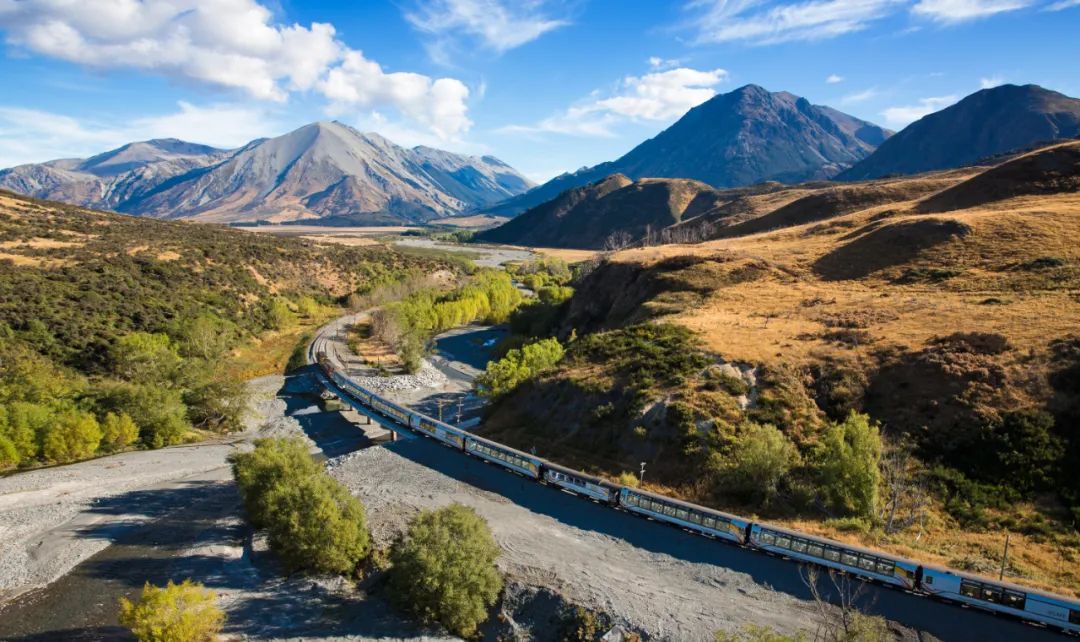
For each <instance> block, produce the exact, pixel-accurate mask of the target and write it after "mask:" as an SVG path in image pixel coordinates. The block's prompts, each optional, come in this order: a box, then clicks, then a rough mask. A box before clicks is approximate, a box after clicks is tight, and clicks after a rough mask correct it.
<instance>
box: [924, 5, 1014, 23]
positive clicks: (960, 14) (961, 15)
mask: <svg viewBox="0 0 1080 642" xmlns="http://www.w3.org/2000/svg"><path fill="white" fill-rule="evenodd" d="M1031 2H1032V0H919V2H917V3H915V6H914V7H912V8H911V11H912V13H914V14H916V15H920V16H924V17H926V18H930V19H931V20H934V21H937V22H943V23H956V22H965V21H968V20H977V19H979V18H985V17H987V16H992V15H994V14H998V13H1004V12H1006V11H1015V10H1017V9H1023V8H1024V7H1027V6H1029V5H1030V4H1031Z"/></svg>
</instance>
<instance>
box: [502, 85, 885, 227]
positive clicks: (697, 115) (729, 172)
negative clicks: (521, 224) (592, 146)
mask: <svg viewBox="0 0 1080 642" xmlns="http://www.w3.org/2000/svg"><path fill="white" fill-rule="evenodd" d="M891 134H892V132H890V131H888V130H885V129H882V128H881V127H878V126H877V125H874V124H872V123H868V122H865V121H862V120H859V119H857V118H854V117H852V116H849V115H847V114H843V113H841V112H839V111H836V110H835V109H831V108H829V107H821V106H817V105H811V104H810V102H809V101H807V100H806V99H805V98H799V97H797V96H794V95H792V94H789V93H787V92H776V93H772V92H769V91H766V90H765V89H762V88H761V87H758V86H756V85H746V86H745V87H741V88H739V89H736V90H734V91H732V92H730V93H727V94H721V95H718V96H715V97H713V98H711V99H710V100H708V101H707V102H705V103H703V104H701V105H698V106H697V107H695V108H693V109H691V110H690V111H689V112H687V113H686V115H684V116H683V117H682V118H680V119H679V120H678V121H677V122H676V123H675V124H674V125H672V126H671V127H669V128H668V129H666V130H664V131H663V132H661V133H660V134H658V135H657V136H656V137H655V138H652V139H650V140H647V141H645V142H644V143H642V144H640V145H638V146H637V147H635V148H634V149H632V150H630V152H628V153H627V154H626V155H624V156H622V157H621V158H619V159H617V160H615V161H612V162H608V163H602V164H600V165H597V166H595V167H589V168H584V169H581V170H578V171H577V172H574V173H572V174H563V175H562V176H559V177H556V178H554V179H552V180H551V181H549V182H547V183H545V184H543V185H541V186H539V187H536V188H535V189H532V190H530V191H529V192H526V193H525V194H522V195H521V196H518V197H515V198H512V199H510V200H508V201H506V202H504V203H500V204H499V205H497V206H496V207H493V208H490V209H489V210H488V211H489V212H490V213H492V214H497V215H510V216H512V215H516V214H520V213H521V212H524V211H525V210H528V209H529V208H532V207H535V206H537V205H540V204H541V203H544V202H546V201H549V200H551V199H553V198H555V197H556V196H558V195H559V194H560V193H562V192H564V191H566V190H567V189H571V188H574V187H580V186H582V185H586V184H588V183H592V182H595V181H597V180H600V179H602V178H604V177H606V176H609V175H611V174H625V175H626V176H628V177H630V178H632V179H638V178H645V177H649V178H688V179H692V180H696V181H701V182H703V183H706V184H708V185H711V186H713V187H718V188H725V187H739V186H744V185H752V184H754V183H760V182H762V181H780V182H783V183H798V182H801V181H806V180H813V179H822V178H831V177H833V176H835V175H836V174H838V173H840V172H841V171H842V170H844V169H845V168H847V167H850V166H851V165H853V164H855V163H857V162H858V161H860V160H862V159H863V158H865V157H867V156H869V155H870V153H871V152H873V151H874V149H876V148H877V146H878V145H880V144H881V143H882V141H884V140H885V139H887V138H888V137H889V136H890V135H891Z"/></svg>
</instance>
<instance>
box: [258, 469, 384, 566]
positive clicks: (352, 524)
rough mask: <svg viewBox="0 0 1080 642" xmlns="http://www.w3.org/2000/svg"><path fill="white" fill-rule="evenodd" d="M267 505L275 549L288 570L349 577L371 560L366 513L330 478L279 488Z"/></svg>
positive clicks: (323, 476)
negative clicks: (348, 575)
mask: <svg viewBox="0 0 1080 642" xmlns="http://www.w3.org/2000/svg"><path fill="white" fill-rule="evenodd" d="M267 503H268V504H269V506H270V515H269V519H268V520H267V521H268V526H269V531H270V547H271V548H272V549H273V550H274V552H276V553H277V554H278V556H279V557H280V558H281V561H282V562H283V563H284V564H285V566H286V567H287V568H288V569H290V570H294V571H299V570H306V571H313V572H316V573H348V572H350V571H352V570H354V569H355V568H356V565H357V564H359V563H360V560H362V559H364V557H366V556H367V554H368V549H369V543H370V540H369V535H368V532H367V524H366V519H365V515H364V507H363V506H362V505H361V504H360V501H359V500H357V499H356V498H355V497H353V496H352V495H350V494H349V491H348V490H346V489H345V487H344V486H342V485H341V484H339V483H338V482H337V480H335V479H333V478H332V477H330V476H329V475H327V474H326V473H325V472H322V471H320V474H317V475H309V476H306V477H300V478H299V479H290V480H288V483H285V484H278V485H276V486H274V488H273V489H272V490H271V491H270V492H269V493H268V496H267Z"/></svg>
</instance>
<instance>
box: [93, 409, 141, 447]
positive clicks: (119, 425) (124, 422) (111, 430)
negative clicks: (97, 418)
mask: <svg viewBox="0 0 1080 642" xmlns="http://www.w3.org/2000/svg"><path fill="white" fill-rule="evenodd" d="M138 438H139V427H138V426H136V425H135V422H134V421H132V419H131V417H129V416H128V415H127V414H126V413H123V412H121V413H120V414H116V413H112V412H110V413H106V414H105V418H104V419H103V420H102V421H101V450H102V451H104V452H116V451H118V450H123V449H124V448H127V447H128V446H130V445H131V444H133V443H135V440H136V439H138Z"/></svg>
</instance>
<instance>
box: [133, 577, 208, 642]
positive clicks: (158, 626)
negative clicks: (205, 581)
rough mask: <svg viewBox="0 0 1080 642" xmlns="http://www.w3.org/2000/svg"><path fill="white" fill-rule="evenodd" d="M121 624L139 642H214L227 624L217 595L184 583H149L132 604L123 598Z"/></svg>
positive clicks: (195, 585)
mask: <svg viewBox="0 0 1080 642" xmlns="http://www.w3.org/2000/svg"><path fill="white" fill-rule="evenodd" d="M120 623H121V624H123V625H124V626H126V627H127V628H129V629H131V632H132V633H133V634H134V635H135V637H136V638H137V639H138V640H139V641H140V642H214V641H215V640H217V639H218V633H220V632H221V629H222V627H224V625H225V612H224V611H222V610H221V608H220V607H219V606H218V605H217V594H216V593H214V592H213V591H210V590H207V589H206V588H204V587H203V585H202V584H199V583H198V582H192V581H191V580H190V579H187V580H184V581H183V582H182V583H180V584H175V583H173V581H172V580H169V583H168V584H167V585H166V586H165V587H164V588H159V587H157V586H154V585H152V584H150V583H149V582H147V583H146V585H145V586H143V590H142V596H141V597H140V598H139V601H138V602H135V603H132V602H131V601H130V600H128V599H127V598H120Z"/></svg>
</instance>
